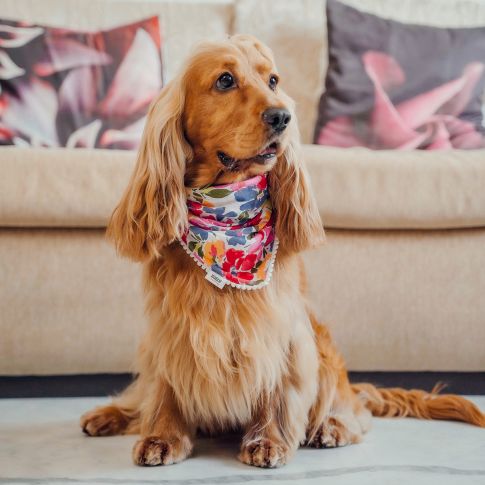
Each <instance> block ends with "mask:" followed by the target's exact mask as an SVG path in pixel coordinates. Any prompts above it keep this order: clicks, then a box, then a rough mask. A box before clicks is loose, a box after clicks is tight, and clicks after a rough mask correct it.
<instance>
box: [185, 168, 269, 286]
mask: <svg viewBox="0 0 485 485" xmlns="http://www.w3.org/2000/svg"><path fill="white" fill-rule="evenodd" d="M187 209H188V221H189V224H188V228H187V230H186V232H185V233H184V235H183V236H182V238H181V239H180V243H181V244H182V246H183V247H184V249H185V250H186V252H187V253H188V254H189V255H190V256H191V257H192V259H194V261H195V262H196V263H197V264H198V265H199V266H200V267H202V268H203V269H204V270H205V271H206V273H207V276H206V278H207V279H208V280H209V281H210V282H211V283H213V284H215V285H216V286H218V287H219V288H221V289H222V288H223V287H224V286H225V285H230V286H232V287H235V288H240V289H245V290H247V289H249V290H251V289H257V288H262V287H263V286H266V285H267V284H268V283H269V281H270V279H271V274H272V271H273V266H274V260H275V257H276V252H277V246H278V242H277V240H276V238H275V228H274V226H275V224H274V219H275V218H274V211H273V208H272V205H271V199H270V196H269V188H268V179H267V176H266V174H264V175H258V176H256V177H252V178H250V179H248V180H245V181H242V182H235V183H231V184H223V185H213V186H209V187H204V188H195V189H191V190H190V191H189V194H188V197H187Z"/></svg>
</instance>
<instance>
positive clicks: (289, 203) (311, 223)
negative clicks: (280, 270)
mask: <svg viewBox="0 0 485 485" xmlns="http://www.w3.org/2000/svg"><path fill="white" fill-rule="evenodd" d="M289 129H290V130H291V133H290V142H289V144H288V146H287V148H286V150H285V151H284V153H283V154H282V155H281V156H280V157H279V159H278V161H277V163H276V165H275V167H274V168H273V170H271V172H270V188H271V200H272V202H273V206H274V208H275V209H276V218H277V219H276V235H277V236H278V239H279V241H280V248H281V250H283V251H285V252H290V253H291V252H299V251H303V250H305V249H309V248H311V247H314V246H317V245H318V244H320V243H322V242H323V241H324V240H325V234H324V231H323V225H322V220H321V218H320V214H319V212H318V207H317V204H316V201H315V198H314V196H313V192H312V190H311V187H310V182H309V177H308V173H307V171H306V169H305V166H304V165H303V163H302V158H301V147H300V135H299V132H298V127H297V125H296V123H295V122H291V123H290V126H289Z"/></svg>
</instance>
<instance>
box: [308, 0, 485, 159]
mask: <svg viewBox="0 0 485 485" xmlns="http://www.w3.org/2000/svg"><path fill="white" fill-rule="evenodd" d="M327 22H328V35H329V67H328V72H327V76H326V80H325V92H324V94H323V95H322V98H321V100H320V106H319V115H318V121H317V125H316V128H315V140H314V141H315V143H318V144H321V145H331V146H337V147H356V146H360V147H367V148H371V149H425V150H433V149H449V148H461V149H477V148H483V147H485V125H484V120H483V116H484V114H483V112H482V96H483V93H484V86H485V27H483V28H460V29H449V28H435V27H428V26H422V25H406V24H402V23H399V22H394V21H391V20H387V19H383V18H379V17H377V16H375V15H371V14H368V13H364V12H361V11H359V10H356V9H354V8H352V7H349V6H347V5H344V4H342V3H340V2H338V1H336V0H328V1H327Z"/></svg>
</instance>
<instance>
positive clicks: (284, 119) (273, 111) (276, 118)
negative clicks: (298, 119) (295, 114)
mask: <svg viewBox="0 0 485 485" xmlns="http://www.w3.org/2000/svg"><path fill="white" fill-rule="evenodd" d="M290 120H291V114H290V112H289V111H288V110H287V109H284V108H269V109H267V110H266V111H265V112H264V113H263V121H264V122H265V123H266V124H267V125H269V126H271V128H272V129H273V131H276V132H277V133H281V132H282V131H283V130H284V129H285V128H286V127H287V126H288V123H289V122H290Z"/></svg>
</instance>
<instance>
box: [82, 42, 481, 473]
mask: <svg viewBox="0 0 485 485" xmlns="http://www.w3.org/2000/svg"><path fill="white" fill-rule="evenodd" d="M278 80H279V79H278V74H277V69H276V66H275V63H274V60H273V55H272V53H271V51H270V50H269V49H268V47H266V46H265V45H263V44H262V43H261V42H259V41H258V40H257V39H255V38H254V37H251V36H246V35H236V36H233V37H231V38H230V39H228V40H226V41H223V42H219V43H205V44H203V45H201V46H200V47H199V48H198V49H197V50H196V51H195V52H194V53H193V54H192V55H191V57H190V58H189V59H188V61H187V62H186V64H185V65H184V67H183V69H182V70H181V72H180V74H179V75H178V76H177V77H176V78H175V79H173V80H172V81H171V82H170V83H169V84H168V85H167V86H166V87H165V88H164V89H163V90H162V92H161V93H160V95H159V96H158V98H157V99H156V100H155V101H154V102H153V103H152V106H151V108H150V111H149V115H148V120H147V123H146V127H145V131H144V134H143V139H142V143H141V148H140V150H139V153H138V159H137V163H136V166H135V169H134V172H133V174H132V177H131V180H130V182H129V184H128V187H127V188H126V191H125V193H124V195H123V197H122V199H121V201H120V203H119V205H118V206H117V207H116V209H115V211H114V213H113V215H112V218H111V221H110V223H109V227H108V237H109V238H110V239H111V240H112V241H113V242H114V243H115V245H116V248H117V250H118V252H119V253H120V254H122V255H123V256H127V257H129V258H131V259H133V260H135V261H142V262H143V264H144V282H145V290H146V294H147V303H146V310H147V314H148V316H149V328H148V331H147V333H146V335H145V337H144V339H143V341H142V343H141V345H140V350H139V356H138V368H137V372H138V375H137V378H136V380H135V381H134V383H133V384H131V385H130V386H129V387H128V388H127V389H126V390H125V391H124V392H123V393H122V394H121V395H119V396H117V397H116V398H115V399H114V400H113V402H112V404H110V405H108V406H105V407H100V408H96V409H94V410H92V411H90V412H88V413H86V414H85V415H84V416H83V417H82V418H81V426H82V429H83V430H84V432H85V433H86V434H88V435H90V436H105V435H114V434H123V433H137V434H141V438H140V439H139V441H137V443H136V445H135V447H134V449H133V459H134V462H135V463H136V464H138V465H168V464H171V463H177V462H179V461H181V460H183V459H185V458H187V457H188V456H189V455H190V453H191V451H192V448H193V444H194V437H195V435H196V432H197V430H202V431H205V432H209V433H217V432H222V431H225V430H233V429H239V430H242V431H243V433H244V434H243V438H242V443H241V452H240V455H239V458H240V460H241V461H243V462H244V463H247V464H249V465H255V466H259V467H277V466H280V465H283V464H285V463H286V462H287V461H288V460H289V459H290V457H291V456H292V455H293V454H294V453H295V451H296V450H297V448H298V447H299V446H300V445H306V446H312V447H317V448H326V447H336V446H343V445H347V444H350V443H356V442H358V441H360V440H361V438H362V435H363V434H364V433H365V432H366V431H367V430H368V428H369V424H370V417H371V414H374V415H376V416H414V417H418V418H425V419H454V420H460V421H466V422H469V423H473V424H475V425H478V426H485V416H484V415H483V414H482V413H481V412H480V410H479V409H478V408H477V407H475V406H474V405H473V404H472V403H470V402H469V401H466V400H465V399H463V398H461V397H458V396H453V395H437V394H436V393H426V392H424V391H417V390H413V391H405V390H402V389H376V388H375V387H374V386H372V385H370V384H361V385H350V383H349V381H348V377H347V372H346V369H345V366H344V362H343V359H342V357H341V356H340V354H339V353H338V351H337V350H336V348H335V347H334V346H333V344H332V341H331V339H330V336H329V333H328V330H327V329H326V328H325V327H324V326H323V325H321V324H319V323H318V322H317V321H316V319H315V318H314V316H313V315H312V313H311V311H310V310H309V305H308V302H307V300H306V298H305V286H306V282H305V275H304V270H303V265H302V263H301V260H300V257H299V253H300V252H301V251H303V250H305V249H307V248H310V247H313V246H315V245H317V244H319V243H320V242H321V241H322V240H323V237H324V233H323V228H322V223H321V219H320V216H319V213H318V210H317V206H316V203H315V199H314V197H313V195H312V192H311V190H310V185H309V181H308V176H307V173H306V171H305V167H304V165H303V164H302V160H301V156H300V146H299V135H298V129H297V125H296V121H295V116H294V105H293V102H292V100H291V99H290V98H289V97H288V96H287V95H286V94H285V93H284V92H283V90H282V89H281V88H280V87H279V85H278ZM266 177H267V184H268V187H269V189H268V190H269V194H270V200H271V208H272V211H273V212H272V214H273V215H272V216H271V219H268V221H270V222H271V221H272V222H273V223H274V232H275V234H276V237H277V240H278V252H277V256H276V257H275V259H274V270H273V272H272V275H271V274H270V275H269V276H270V277H271V279H270V280H269V281H266V283H265V284H264V285H263V286H262V287H261V288H258V289H253V291H245V289H241V287H240V286H238V285H231V284H228V285H225V286H224V287H223V288H220V287H218V286H217V285H215V284H213V283H212V282H210V281H208V280H207V278H206V272H205V271H204V270H203V269H202V268H201V267H199V266H200V265H197V264H195V262H194V261H193V259H191V258H190V257H189V255H188V254H187V251H186V249H187V248H186V247H183V245H182V244H181V240H183V238H184V234H185V233H186V231H187V227H188V224H189V220H188V194H189V193H192V194H197V193H199V195H200V191H201V190H202V191H203V190H205V189H204V188H207V187H209V188H211V190H212V189H213V188H214V187H215V188H216V189H217V187H221V186H222V187H226V186H229V187H232V185H231V184H237V183H238V182H243V183H245V181H247V180H253V179H254V180H257V181H258V184H259V183H260V182H261V180H266ZM228 184H229V185H228ZM194 190H195V192H194ZM197 190H198V191H199V192H197ZM224 193H225V192H224ZM259 193H262V192H258V194H259ZM216 195H218V196H219V195H220V193H219V192H216ZM251 203H252V202H251V201H249V206H250V207H256V209H257V206H256V205H254V204H253V205H251ZM265 203H266V202H265ZM203 204H204V201H202V205H203ZM194 207H195V206H194ZM207 207H209V209H210V204H207ZM268 207H269V206H268ZM214 210H215V209H214ZM214 213H215V212H214ZM214 217H215V216H214ZM238 217H239V215H238ZM258 217H259V216H258ZM258 224H259V222H258ZM259 227H260V226H258V228H259ZM268 234H269V233H268ZM268 241H269V239H268ZM189 246H190V243H189ZM193 247H194V246H192V248H193ZM268 247H270V249H269V253H271V252H272V253H274V254H276V253H275V251H276V245H274V244H273V245H271V244H270V246H268ZM214 248H215V249H214ZM219 249H220V250H221V252H223V251H224V247H223V244H222V243H221V244H219V245H217V244H216V243H214V245H212V246H211V251H214V252H213V253H211V254H212V256H211V255H209V257H214V258H215V257H217V256H218V255H219V252H218V251H219ZM195 256H196V257H197V254H196V255H195ZM245 261H246V260H245ZM247 261H249V259H248V260H247ZM251 261H252V262H253V263H254V258H253V259H252V260H251ZM265 261H266V260H265ZM263 263H264V262H263V261H261V262H260V263H258V264H263ZM241 264H245V263H241ZM264 264H266V263H264ZM250 266H251V264H250V263H248V268H246V271H245V272H242V274H241V277H244V275H246V276H247V277H249V278H251V277H252V276H253V275H254V271H255V270H252V269H251V267H250ZM258 267H259V266H258ZM251 271H253V273H252V272H251ZM226 276H227V277H228V278H231V275H230V274H227V275H226ZM231 281H232V280H231ZM235 281H237V280H235Z"/></svg>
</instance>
